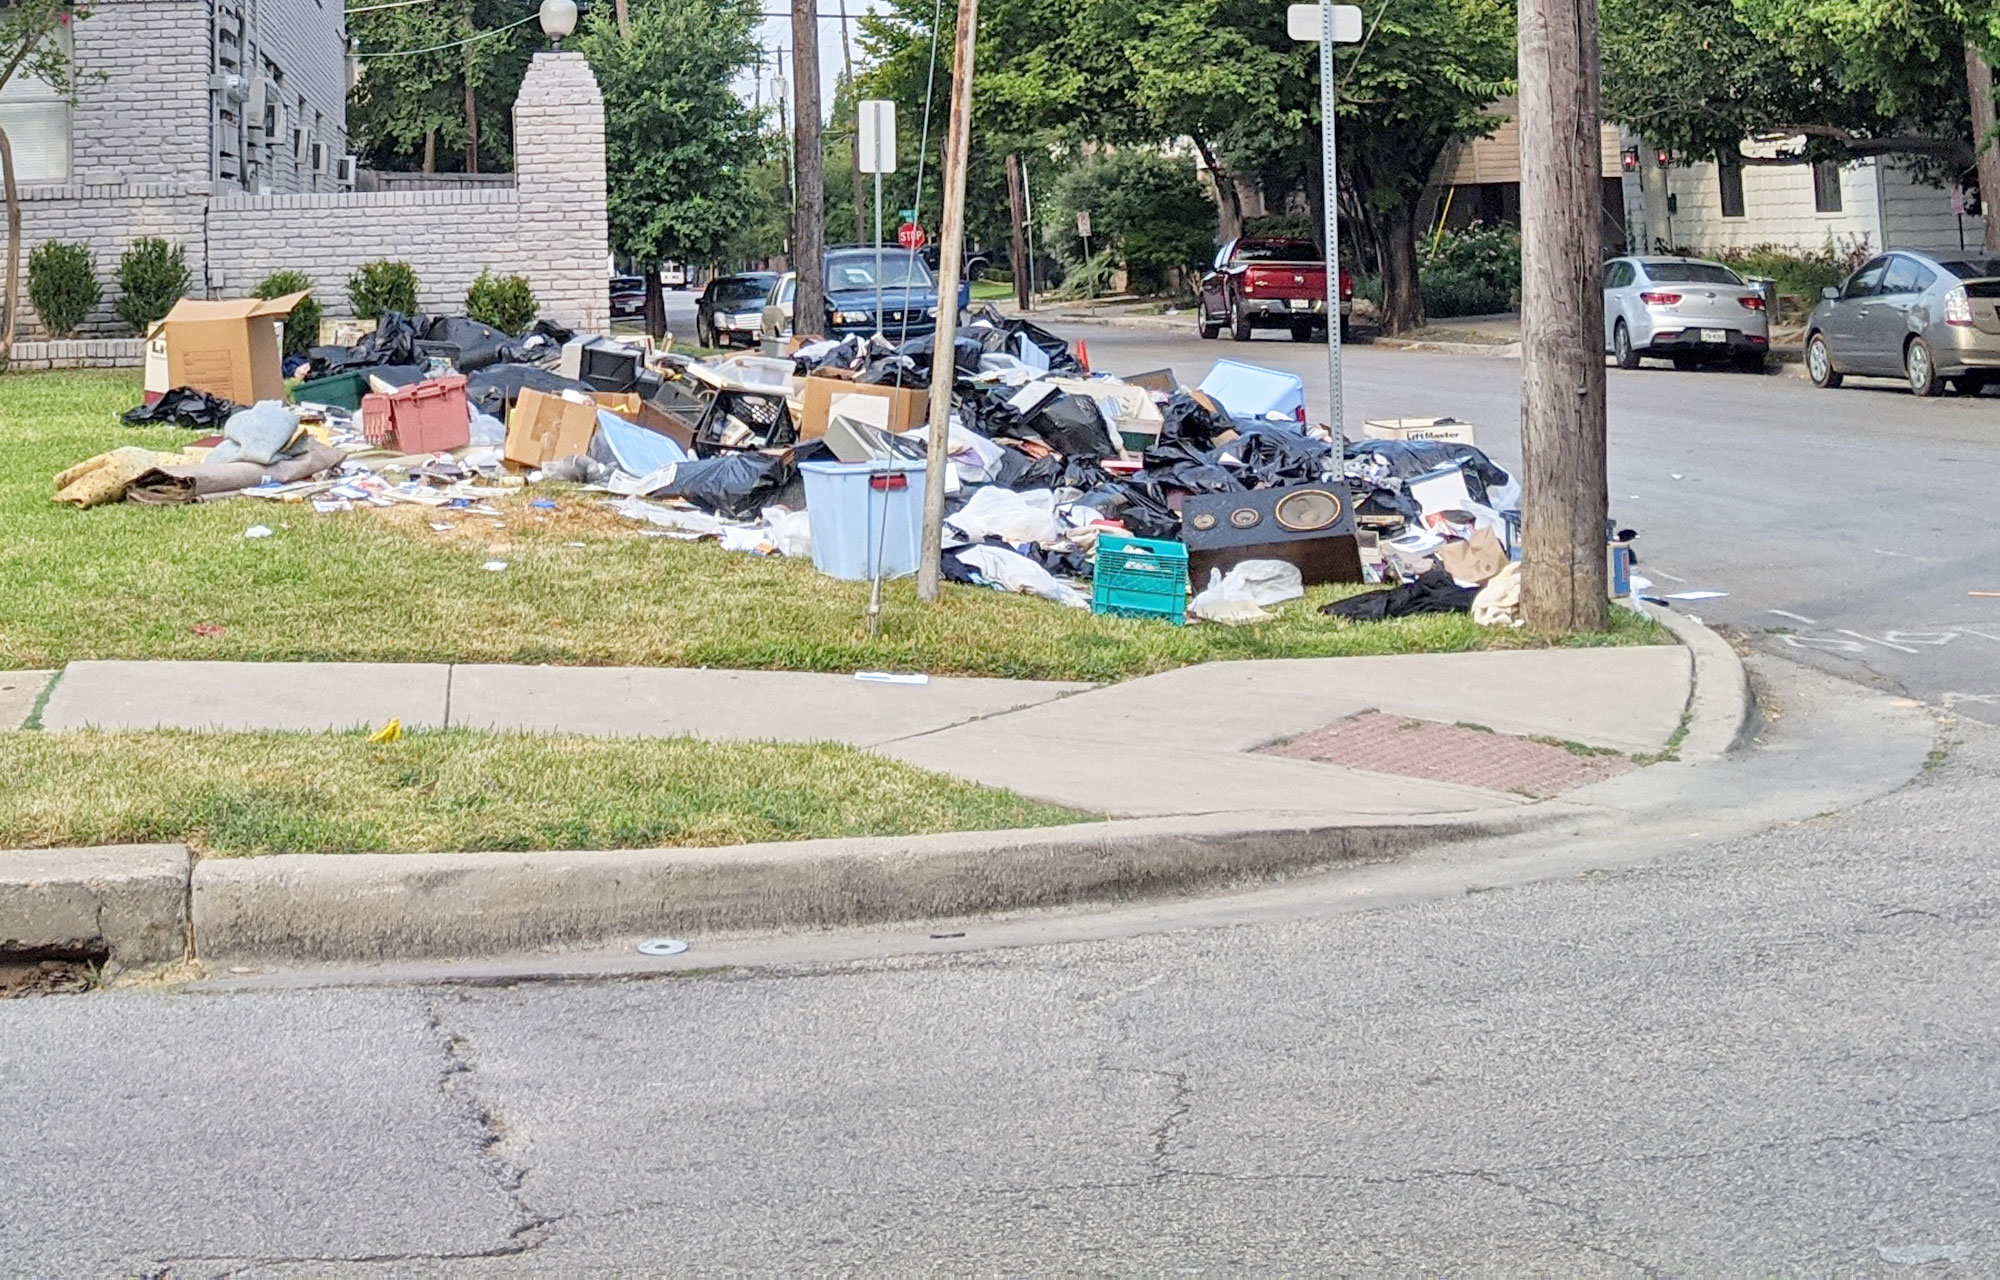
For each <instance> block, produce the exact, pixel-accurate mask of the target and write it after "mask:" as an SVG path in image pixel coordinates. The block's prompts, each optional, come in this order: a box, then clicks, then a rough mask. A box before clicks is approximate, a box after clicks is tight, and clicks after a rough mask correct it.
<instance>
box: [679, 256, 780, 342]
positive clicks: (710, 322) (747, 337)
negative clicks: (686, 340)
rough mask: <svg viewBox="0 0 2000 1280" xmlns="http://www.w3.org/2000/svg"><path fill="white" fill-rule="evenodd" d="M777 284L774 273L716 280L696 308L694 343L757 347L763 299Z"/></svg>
mask: <svg viewBox="0 0 2000 1280" xmlns="http://www.w3.org/2000/svg"><path fill="white" fill-rule="evenodd" d="M777 282H778V273H777V272H775V271H745V272H743V273H742V274H741V275H734V276H717V277H715V278H714V279H713V280H710V281H709V282H708V287H707V288H706V289H703V290H702V291H701V297H700V298H699V299H697V300H696V302H695V304H694V333H695V341H696V342H698V343H700V344H701V345H702V346H704V347H733V346H736V345H738V344H741V345H743V346H746V347H754V346H756V345H757V334H758V330H759V329H761V328H762V327H763V324H764V299H765V298H766V297H768V296H769V295H770V292H771V286H772V285H775V284H776V283H777Z"/></svg>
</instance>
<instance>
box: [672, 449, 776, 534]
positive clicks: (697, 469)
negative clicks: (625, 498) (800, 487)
mask: <svg viewBox="0 0 2000 1280" xmlns="http://www.w3.org/2000/svg"><path fill="white" fill-rule="evenodd" d="M791 479H792V464H791V463H790V462H788V461H787V460H786V459H784V458H783V457H777V456H773V455H771V454H768V453H729V454H724V455H722V456H721V457H716V458H697V459H695V460H693V461H691V462H682V463H679V464H677V465H676V466H675V467H674V474H673V478H672V479H670V480H668V481H667V483H666V484H664V485H662V486H660V487H659V488H657V489H655V490H653V491H652V493H651V494H650V495H649V496H651V497H655V498H685V499H687V500H688V501H689V502H692V503H694V505H696V506H697V507H700V508H701V509H702V510H704V511H712V512H714V513H715V514H716V515H719V516H726V517H728V518H729V519H731V520H748V519H751V518H753V517H754V516H756V515H757V514H758V513H759V512H760V511H762V510H763V509H764V508H765V507H768V506H770V505H771V503H772V502H773V500H775V499H776V498H777V496H778V495H779V494H780V493H782V492H783V491H784V488H785V486H786V485H787V484H789V483H791Z"/></svg>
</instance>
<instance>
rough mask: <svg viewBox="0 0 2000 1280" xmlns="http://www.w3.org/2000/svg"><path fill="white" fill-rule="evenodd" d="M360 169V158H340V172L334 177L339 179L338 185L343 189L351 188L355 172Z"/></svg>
mask: <svg viewBox="0 0 2000 1280" xmlns="http://www.w3.org/2000/svg"><path fill="white" fill-rule="evenodd" d="M360 167H361V159H360V157H358V156H342V157H341V158H340V172H339V174H338V175H336V176H337V177H338V178H339V181H340V185H341V186H343V187H351V186H353V185H354V173H355V170H357V169H359V168H360Z"/></svg>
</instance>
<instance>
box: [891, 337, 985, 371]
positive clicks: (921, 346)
mask: <svg viewBox="0 0 2000 1280" xmlns="http://www.w3.org/2000/svg"><path fill="white" fill-rule="evenodd" d="M896 354H897V355H899V356H907V357H909V358H910V359H911V360H914V361H916V362H917V363H918V364H919V365H922V366H923V367H924V368H926V369H929V368H931V367H933V366H934V365H935V364H936V363H937V335H936V334H934V333H927V334H925V335H924V336H923V337H921V338H911V339H910V340H909V341H908V342H905V343H904V344H903V345H902V346H900V347H897V348H896ZM984 354H986V349H985V348H984V347H982V346H981V345H980V344H979V339H977V338H972V337H967V336H966V335H965V334H962V333H961V334H959V335H958V338H957V340H956V341H955V342H953V343H952V359H951V363H952V368H953V369H954V370H956V371H957V372H959V373H962V374H966V375H971V374H976V373H978V372H979V357H980V356H982V355H984Z"/></svg>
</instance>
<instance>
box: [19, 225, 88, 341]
mask: <svg viewBox="0 0 2000 1280" xmlns="http://www.w3.org/2000/svg"><path fill="white" fill-rule="evenodd" d="M103 299H104V288H103V286H101V285H100V284H98V283H97V255H95V254H93V253H92V252H91V251H90V246H89V245H87V244H64V243H62V242H61V241H59V240H50V241H47V242H45V243H43V244H39V245H36V246H35V251H34V252H33V253H31V254H29V255H28V301H29V302H31V303H33V304H34V307H35V314H36V315H38V316H40V317H41V318H42V324H43V326H44V327H46V328H47V329H48V331H49V332H50V333H52V334H54V335H55V336H56V337H58V338H67V337H70V336H72V335H73V334H75V333H76V331H77V330H78V329H80V328H82V327H83V322H84V321H85V320H87V319H89V318H90V313H91V312H92V311H93V310H94V309H96V307H97V304H98V303H99V302H101V301H103Z"/></svg>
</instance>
